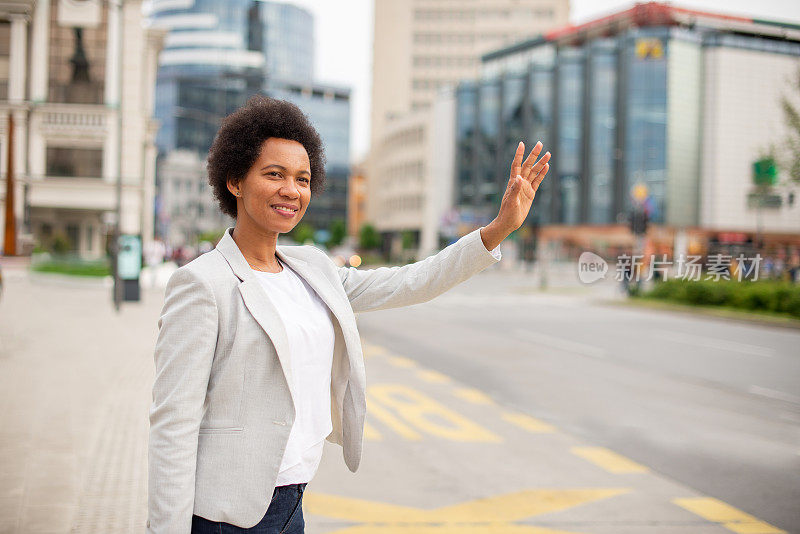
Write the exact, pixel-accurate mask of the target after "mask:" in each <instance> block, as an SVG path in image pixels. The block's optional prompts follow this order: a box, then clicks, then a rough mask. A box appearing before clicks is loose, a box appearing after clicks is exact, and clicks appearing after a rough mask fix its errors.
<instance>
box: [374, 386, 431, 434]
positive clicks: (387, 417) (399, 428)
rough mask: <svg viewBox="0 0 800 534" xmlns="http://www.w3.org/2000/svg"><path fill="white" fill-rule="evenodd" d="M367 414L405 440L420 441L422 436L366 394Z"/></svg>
mask: <svg viewBox="0 0 800 534" xmlns="http://www.w3.org/2000/svg"><path fill="white" fill-rule="evenodd" d="M367 413H368V414H369V415H370V416H374V417H376V418H378V419H380V420H381V422H383V424H385V425H386V426H388V427H390V428H391V429H392V430H394V431H395V432H397V433H398V434H400V435H401V436H402V437H404V438H406V439H409V440H411V441H419V440H421V439H422V436H421V435H420V434H419V433H418V432H417V431H415V430H413V429H412V428H411V427H410V426H408V425H406V424H405V423H404V422H402V421H401V420H400V419H398V418H397V417H395V416H394V415H393V414H392V412H390V411H389V410H387V409H386V408H384V407H383V406H381V405H380V404H378V403H377V402H376V401H375V399H374V397H373V396H372V395H370V394H367Z"/></svg>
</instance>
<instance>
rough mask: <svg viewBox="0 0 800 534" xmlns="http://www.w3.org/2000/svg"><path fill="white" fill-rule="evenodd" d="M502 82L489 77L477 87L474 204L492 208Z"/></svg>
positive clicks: (487, 209) (496, 197)
mask: <svg viewBox="0 0 800 534" xmlns="http://www.w3.org/2000/svg"><path fill="white" fill-rule="evenodd" d="M499 115H500V82H499V81H498V80H489V81H483V82H481V84H480V86H479V87H478V132H479V136H478V139H479V142H478V151H477V153H478V174H477V178H478V184H477V191H476V203H475V207H476V208H478V211H484V210H485V211H491V209H490V208H491V206H494V204H495V203H496V202H497V203H498V205H499V198H500V197H499V196H498V191H497V176H498V174H497V171H498V168H497V167H498V158H497V153H498V151H499V150H500V116H499Z"/></svg>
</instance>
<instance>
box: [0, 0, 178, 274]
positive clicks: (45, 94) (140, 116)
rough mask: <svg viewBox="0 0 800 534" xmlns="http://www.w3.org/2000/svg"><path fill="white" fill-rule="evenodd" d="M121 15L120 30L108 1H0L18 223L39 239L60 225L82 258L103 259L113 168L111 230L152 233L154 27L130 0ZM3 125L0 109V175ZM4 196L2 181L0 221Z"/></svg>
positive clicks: (47, 238) (4, 109)
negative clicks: (117, 222)
mask: <svg viewBox="0 0 800 534" xmlns="http://www.w3.org/2000/svg"><path fill="white" fill-rule="evenodd" d="M121 17H122V21H121V23H122V35H120V33H119V32H118V31H117V16H116V12H115V10H114V9H112V8H110V7H109V3H108V2H102V1H100V0H85V1H83V2H80V3H78V2H68V1H65V0H61V1H57V0H38V1H33V0H30V1H17V2H3V3H2V4H0V54H2V53H4V54H5V55H4V56H2V57H0V65H5V66H7V67H8V68H7V69H1V68H0V71H2V72H3V73H4V74H6V76H5V80H3V81H0V88H2V89H0V97H2V100H0V114H1V115H2V117H4V118H5V117H8V116H9V115H13V117H14V128H15V132H14V162H15V165H14V175H15V180H16V191H15V200H16V202H15V215H16V221H17V231H18V235H20V236H21V237H23V239H26V237H25V236H28V237H27V239H29V240H32V241H33V243H34V244H35V245H38V246H40V247H44V248H46V247H47V246H48V245H49V243H50V242H51V240H52V239H54V238H55V237H56V236H58V235H59V234H61V235H62V236H63V237H66V238H67V240H68V243H69V245H70V247H71V249H72V250H73V251H74V252H75V253H77V254H78V255H80V256H81V257H84V258H100V257H104V256H105V253H106V247H107V241H108V240H109V238H110V237H111V235H112V234H111V231H112V228H113V227H112V226H111V225H110V224H109V223H113V222H114V221H113V218H112V216H113V213H114V211H115V206H116V197H115V184H116V180H117V176H118V175H119V174H120V170H121V174H122V220H121V231H122V233H124V234H137V235H139V236H141V238H142V239H143V244H145V245H147V244H148V241H149V240H151V239H152V235H153V226H152V221H153V196H154V175H155V157H156V151H155V144H154V138H155V133H156V128H157V123H156V122H155V121H154V120H153V118H152V110H153V88H154V87H155V73H156V66H157V57H158V53H159V50H160V48H161V45H162V41H163V34H162V33H161V32H158V31H155V30H149V29H146V28H145V27H144V24H143V22H144V21H143V18H142V2H141V1H137V0H130V1H126V2H125V3H124V5H123V9H122V15H121ZM120 48H121V51H120ZM118 54H121V57H122V58H123V62H124V68H123V64H122V63H121V62H120V61H119V56H118ZM120 83H121V95H122V97H121V106H119V105H118V102H119V100H118V96H117V95H118V91H119V90H120ZM118 110H121V121H122V139H121V146H122V147H123V151H122V153H121V154H119V153H118V148H117V147H118V141H119V138H118V137H117V128H116V120H117V118H118ZM7 134H8V132H7V120H5V119H4V120H1V121H0V140H1V142H2V150H0V168H2V172H3V174H4V176H5V172H6V169H7V156H8V150H7V148H8V135H7ZM4 196H5V188H2V191H0V225H3V224H4V221H5V216H4V213H3V211H4V206H5V198H4Z"/></svg>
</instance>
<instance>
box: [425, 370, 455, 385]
mask: <svg viewBox="0 0 800 534" xmlns="http://www.w3.org/2000/svg"><path fill="white" fill-rule="evenodd" d="M417 376H418V377H419V378H421V379H422V380H425V381H426V382H432V383H434V384H446V383H448V382H450V377H449V376H447V375H443V374H442V373H440V372H438V371H432V370H430V369H420V370H419V371H417Z"/></svg>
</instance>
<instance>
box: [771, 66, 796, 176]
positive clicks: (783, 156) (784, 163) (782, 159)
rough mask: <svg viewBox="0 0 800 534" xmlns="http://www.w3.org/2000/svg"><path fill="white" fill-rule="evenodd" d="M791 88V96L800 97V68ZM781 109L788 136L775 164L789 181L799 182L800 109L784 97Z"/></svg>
mask: <svg viewBox="0 0 800 534" xmlns="http://www.w3.org/2000/svg"><path fill="white" fill-rule="evenodd" d="M792 86H793V89H794V90H793V91H792V93H793V95H794V96H800V68H798V69H797V73H796V75H795V79H794V80H793V82H792ZM781 107H782V108H783V115H784V120H785V121H786V125H787V126H788V127H789V134H788V135H787V136H786V138H785V139H784V141H783V150H782V151H780V153H778V154H776V156H777V163H778V165H779V166H780V167H782V168H784V169H785V170H786V171H787V172H788V174H789V179H790V180H791V181H793V182H800V108H798V107H796V106H795V105H794V104H793V103H792V100H791V99H790V98H788V97H787V96H785V95H784V96H783V97H781ZM770 152H772V150H770ZM776 152H777V151H776Z"/></svg>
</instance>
